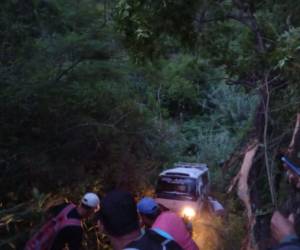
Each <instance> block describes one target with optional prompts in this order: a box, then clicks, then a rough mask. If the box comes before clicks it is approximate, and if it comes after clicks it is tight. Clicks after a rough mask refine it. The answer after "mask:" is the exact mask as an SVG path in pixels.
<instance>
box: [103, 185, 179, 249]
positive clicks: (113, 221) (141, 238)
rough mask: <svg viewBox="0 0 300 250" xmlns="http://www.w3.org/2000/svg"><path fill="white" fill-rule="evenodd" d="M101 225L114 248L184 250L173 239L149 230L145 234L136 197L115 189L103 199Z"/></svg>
mask: <svg viewBox="0 0 300 250" xmlns="http://www.w3.org/2000/svg"><path fill="white" fill-rule="evenodd" d="M98 218H99V227H100V228H102V229H103V231H104V233H106V234H107V235H108V238H109V239H110V242H111V244H112V247H113V249H114V250H121V249H124V250H130V249H135V250H138V249H139V250H163V249H165V250H182V248H181V247H180V246H179V245H178V244H177V243H176V242H175V241H174V240H172V239H168V238H166V237H164V236H161V235H160V234H158V233H156V232H155V231H153V230H151V229H149V230H145V232H144V233H142V230H141V228H140V225H139V218H138V213H137V207H136V203H135V200H134V198H133V196H132V195H131V194H130V193H129V192H126V191H121V190H114V191H111V192H109V193H107V194H106V196H105V197H104V198H103V199H102V201H101V209H100V211H99V213H98Z"/></svg>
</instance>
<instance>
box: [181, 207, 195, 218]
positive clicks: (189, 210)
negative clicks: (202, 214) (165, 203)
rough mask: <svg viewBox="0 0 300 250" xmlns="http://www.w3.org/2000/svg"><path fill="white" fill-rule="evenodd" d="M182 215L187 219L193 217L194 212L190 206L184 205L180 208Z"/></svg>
mask: <svg viewBox="0 0 300 250" xmlns="http://www.w3.org/2000/svg"><path fill="white" fill-rule="evenodd" d="M181 214H182V217H186V218H188V219H189V220H190V219H192V218H194V217H195V215H196V212H195V210H194V209H193V208H191V207H185V208H184V209H183V210H182V213H181Z"/></svg>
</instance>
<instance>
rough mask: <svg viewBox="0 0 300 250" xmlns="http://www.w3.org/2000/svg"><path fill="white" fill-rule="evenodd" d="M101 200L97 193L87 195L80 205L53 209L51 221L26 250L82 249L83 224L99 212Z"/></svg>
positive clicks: (30, 242)
mask: <svg viewBox="0 0 300 250" xmlns="http://www.w3.org/2000/svg"><path fill="white" fill-rule="evenodd" d="M99 207H100V200H99V197H98V196H97V195H96V194H95V193H86V194H85V195H84V196H83V197H82V199H81V201H80V203H79V204H78V205H74V204H73V203H62V204H59V205H57V206H54V207H51V208H50V209H49V211H48V212H49V213H50V214H52V217H51V219H50V220H49V221H48V222H46V223H45V224H44V225H43V227H42V228H41V229H40V230H39V231H38V232H37V233H36V234H35V235H34V236H33V237H32V238H31V239H30V240H29V241H28V242H27V243H26V246H25V250H33V249H34V250H62V249H65V247H66V246H67V247H68V249H69V250H78V249H80V248H81V241H82V236H83V229H82V224H81V222H82V221H83V220H84V219H87V218H88V217H90V216H91V215H93V214H94V213H95V212H96V211H98V210H99Z"/></svg>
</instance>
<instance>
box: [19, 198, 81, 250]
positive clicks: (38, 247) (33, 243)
mask: <svg viewBox="0 0 300 250" xmlns="http://www.w3.org/2000/svg"><path fill="white" fill-rule="evenodd" d="M75 207H76V206H75V205H74V204H72V203H71V204H69V205H67V206H66V207H65V208H63V209H62V211H61V212H60V213H59V214H58V215H57V216H55V217H53V218H52V219H50V220H49V221H48V222H47V223H46V224H45V225H44V226H43V227H42V228H41V229H40V230H39V231H38V232H36V233H35V234H34V235H33V237H32V238H31V239H30V240H29V241H28V242H27V243H26V246H25V250H50V249H51V247H52V244H53V242H54V239H55V237H56V235H57V233H58V232H59V231H61V230H62V229H63V228H64V227H66V226H79V227H81V221H80V220H79V219H69V218H68V217H67V216H68V213H69V212H70V211H71V210H72V209H74V208H75Z"/></svg>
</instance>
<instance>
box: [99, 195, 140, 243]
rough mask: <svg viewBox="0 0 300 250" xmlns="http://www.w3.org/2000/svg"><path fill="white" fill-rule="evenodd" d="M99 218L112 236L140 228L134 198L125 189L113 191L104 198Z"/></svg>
mask: <svg viewBox="0 0 300 250" xmlns="http://www.w3.org/2000/svg"><path fill="white" fill-rule="evenodd" d="M99 219H100V222H101V224H102V226H103V228H104V231H105V232H106V233H107V234H108V235H109V236H112V237H119V238H120V237H122V236H125V235H128V234H131V233H133V232H135V231H139V229H140V227H139V221H138V214H137V208H136V204H135V201H134V198H133V196H132V195H131V194H130V193H129V192H125V191H119V190H115V191H111V192H109V193H108V194H107V195H106V196H105V197H104V198H103V199H102V201H101V209H100V211H99Z"/></svg>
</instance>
